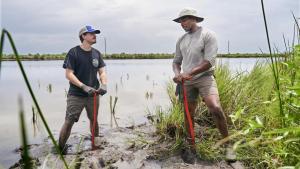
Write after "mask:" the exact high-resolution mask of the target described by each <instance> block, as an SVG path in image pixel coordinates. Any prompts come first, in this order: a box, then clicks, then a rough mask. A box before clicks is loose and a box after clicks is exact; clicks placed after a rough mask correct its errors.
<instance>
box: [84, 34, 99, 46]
mask: <svg viewBox="0 0 300 169" xmlns="http://www.w3.org/2000/svg"><path fill="white" fill-rule="evenodd" d="M82 37H83V40H85V41H86V42H87V43H89V44H91V45H92V44H95V43H96V34H95V33H86V34H85V35H83V36H82Z"/></svg>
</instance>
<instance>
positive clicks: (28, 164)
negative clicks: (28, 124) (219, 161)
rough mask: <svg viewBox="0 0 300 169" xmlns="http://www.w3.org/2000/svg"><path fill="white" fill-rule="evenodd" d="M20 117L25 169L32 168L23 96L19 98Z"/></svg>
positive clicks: (22, 154) (22, 155)
mask: <svg viewBox="0 0 300 169" xmlns="http://www.w3.org/2000/svg"><path fill="white" fill-rule="evenodd" d="M19 106H20V111H19V118H20V125H21V126H20V127H21V139H22V146H23V151H22V153H21V157H22V160H23V163H24V169H31V168H32V164H31V158H30V156H29V150H28V143H27V134H26V128H25V122H24V121H25V120H24V109H23V101H22V98H19Z"/></svg>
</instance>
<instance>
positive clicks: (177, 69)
mask: <svg viewBox="0 0 300 169" xmlns="http://www.w3.org/2000/svg"><path fill="white" fill-rule="evenodd" d="M172 67H173V72H174V74H175V77H174V78H173V81H174V82H175V83H180V82H181V76H180V71H181V65H180V64H178V63H174V62H173V64H172Z"/></svg>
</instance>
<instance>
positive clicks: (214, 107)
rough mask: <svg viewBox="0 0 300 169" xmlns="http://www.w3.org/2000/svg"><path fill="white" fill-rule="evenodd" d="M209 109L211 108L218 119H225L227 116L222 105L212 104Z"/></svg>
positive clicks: (210, 110)
mask: <svg viewBox="0 0 300 169" xmlns="http://www.w3.org/2000/svg"><path fill="white" fill-rule="evenodd" d="M208 109H209V112H211V113H212V114H213V116H215V117H216V118H217V119H224V118H225V116H224V113H223V111H222V108H221V106H219V105H212V106H210V107H209V108H208Z"/></svg>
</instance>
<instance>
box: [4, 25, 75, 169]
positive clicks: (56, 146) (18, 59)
mask: <svg viewBox="0 0 300 169" xmlns="http://www.w3.org/2000/svg"><path fill="white" fill-rule="evenodd" d="M5 35H6V36H7V38H8V40H9V42H10V45H11V47H12V49H13V52H14V55H15V57H16V61H17V63H18V66H19V68H20V70H21V73H22V76H23V78H24V81H25V83H26V86H27V88H28V91H29V93H30V96H31V98H32V100H33V102H34V105H35V107H36V109H37V112H38V114H39V116H40V117H41V120H42V122H43V124H44V126H45V128H46V131H47V133H48V135H49V137H50V139H51V141H52V143H53V144H54V146H55V148H56V150H57V152H59V156H60V158H61V160H62V161H63V163H64V166H65V168H67V169H68V168H69V167H68V165H67V163H66V160H65V158H64V157H63V155H62V152H61V150H60V148H59V146H58V144H57V142H56V141H55V139H54V136H53V134H52V132H51V130H50V128H49V125H48V123H47V121H46V119H45V117H44V114H43V113H42V110H41V108H40V106H39V104H38V102H37V99H36V97H35V95H34V93H33V90H32V87H31V85H30V82H29V80H28V77H27V75H26V72H25V70H24V67H23V64H22V62H21V59H20V56H19V54H18V51H17V49H16V46H15V43H14V41H13V39H12V36H11V35H10V33H9V32H8V31H7V30H6V29H2V31H1V40H0V42H1V44H0V71H1V61H2V55H3V47H4V40H5V39H4V38H5Z"/></svg>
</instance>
